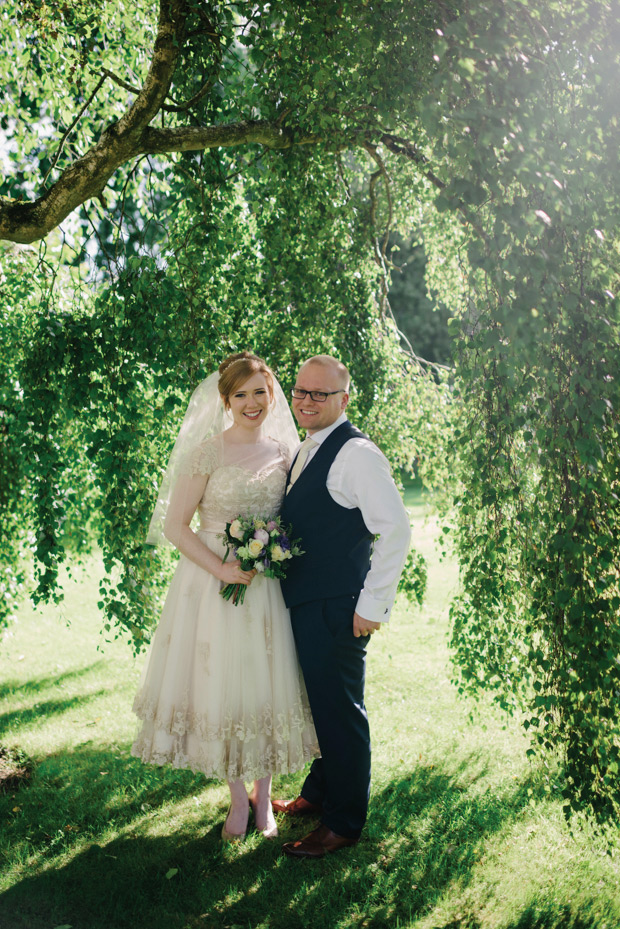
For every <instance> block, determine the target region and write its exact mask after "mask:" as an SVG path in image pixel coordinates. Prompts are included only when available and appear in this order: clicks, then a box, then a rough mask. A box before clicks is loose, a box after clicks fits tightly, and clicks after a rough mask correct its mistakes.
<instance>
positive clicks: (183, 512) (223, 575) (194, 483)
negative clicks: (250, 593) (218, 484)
mask: <svg viewBox="0 0 620 929" xmlns="http://www.w3.org/2000/svg"><path fill="white" fill-rule="evenodd" d="M208 480H209V478H208V477H207V475H205V474H196V475H194V476H193V477H187V476H182V477H180V478H179V480H178V481H177V483H176V486H175V488H174V491H173V493H172V497H171V498H170V504H169V506H168V512H167V514H166V521H165V523H164V535H165V536H166V538H167V539H168V541H169V542H171V543H172V544H173V545H174V546H175V548H178V550H179V551H180V552H181V554H182V555H185V557H186V558H189V560H190V561H193V562H194V564H197V565H198V567H199V568H204V570H205V571H208V572H209V574H213V576H214V577H217V578H219V580H220V581H224V583H226V584H249V583H250V581H251V580H252V578H253V577H254V575H255V574H256V572H255V571H242V570H241V568H240V566H239V562H238V561H227V562H226V563H225V564H222V560H221V558H219V556H218V555H216V554H215V552H212V551H211V549H210V548H209V547H208V546H207V545H205V544H204V542H203V541H202V540H201V539H200V538H199V537H198V536H197V535H196V533H195V532H194V531H193V530H192V529H190V523H191V521H192V517H193V516H194V513H195V512H196V507H197V506H198V504H199V503H200V501H201V500H202V496H203V494H204V492H205V487H206V486H207V481H208Z"/></svg>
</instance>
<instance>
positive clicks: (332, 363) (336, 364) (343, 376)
mask: <svg viewBox="0 0 620 929" xmlns="http://www.w3.org/2000/svg"><path fill="white" fill-rule="evenodd" d="M308 364H317V365H322V366H323V367H324V368H331V369H332V370H333V371H335V372H336V373H337V374H338V379H339V380H340V383H341V384H342V386H343V388H344V389H345V390H346V392H347V393H348V392H349V387H350V386H351V375H350V374H349V369H348V368H347V366H346V365H344V364H343V363H342V362H341V361H339V359H338V358H334V356H333V355H313V356H312V358H308V360H307V361H304V364H303V365H302V368H303V366H304V365H308Z"/></svg>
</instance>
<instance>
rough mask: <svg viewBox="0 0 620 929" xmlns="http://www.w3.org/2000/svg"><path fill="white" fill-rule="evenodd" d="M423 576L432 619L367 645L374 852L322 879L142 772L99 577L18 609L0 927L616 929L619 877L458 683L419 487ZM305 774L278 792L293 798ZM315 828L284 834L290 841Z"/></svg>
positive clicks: (202, 794)
mask: <svg viewBox="0 0 620 929" xmlns="http://www.w3.org/2000/svg"><path fill="white" fill-rule="evenodd" d="M407 502H408V504H410V506H411V511H412V515H413V518H414V523H415V536H416V543H417V546H418V547H419V548H420V549H421V550H422V551H423V552H424V554H425V555H426V556H427V558H428V560H429V592H428V600H427V604H426V606H425V608H424V610H423V611H408V609H407V607H406V604H400V605H399V608H398V609H397V611H396V613H395V615H394V617H393V619H392V622H391V623H390V626H389V628H388V629H386V630H383V631H382V632H381V633H380V634H379V635H376V636H375V637H374V639H373V640H372V644H371V647H370V652H369V669H368V701H367V702H368V708H369V714H370V719H371V727H372V733H373V752H374V755H373V764H374V767H373V796H372V803H371V811H370V818H369V822H368V826H367V830H366V832H365V835H364V839H363V841H362V842H361V843H360V844H359V845H358V846H356V847H355V848H352V849H347V850H345V851H342V852H340V853H338V854H337V855H333V856H331V857H329V858H326V859H324V860H322V861H318V862H309V861H294V860H289V859H287V858H284V857H282V856H281V855H280V854H279V847H280V842H279V841H277V842H271V843H269V842H266V841H265V840H263V839H262V838H259V837H258V836H257V835H256V834H253V835H250V836H249V837H248V838H247V840H246V841H245V842H244V843H242V844H241V845H240V846H236V847H223V846H222V844H221V841H220V837H219V835H220V829H221V825H222V822H223V819H224V816H225V813H226V808H227V789H226V787H225V785H222V784H220V783H217V782H212V781H205V779H204V778H202V777H200V776H197V775H193V774H191V773H188V772H182V771H169V770H162V769H157V768H150V767H146V766H143V765H142V764H140V763H139V762H138V761H137V760H136V759H134V758H131V757H130V756H129V745H130V743H131V740H132V736H133V733H134V728H135V722H134V719H133V717H132V714H131V712H130V706H131V701H132V697H133V693H134V691H135V689H136V687H137V682H138V675H139V670H140V665H141V659H138V660H137V661H134V659H133V658H132V655H131V650H130V648H129V647H128V645H127V644H126V643H124V642H122V641H120V640H119V641H114V642H110V643H106V642H105V641H104V640H103V639H102V638H101V636H100V634H99V630H100V628H101V617H100V616H99V614H98V611H97V608H96V605H95V603H96V599H97V575H98V572H99V570H100V567H99V565H98V564H97V562H96V561H95V560H93V562H92V563H90V564H89V565H88V566H87V568H86V569H80V570H76V571H75V572H74V579H73V580H67V583H66V588H65V590H66V598H65V601H64V604H63V605H62V607H61V608H58V607H48V608H45V609H43V610H42V611H40V612H34V611H33V610H32V608H29V607H25V608H24V609H22V611H21V613H20V615H19V618H18V621H17V622H16V623H15V624H14V625H13V626H11V628H10V630H9V631H8V633H7V634H6V635H5V637H4V640H3V643H2V648H1V649H0V669H1V672H0V674H1V677H0V680H1V681H2V683H1V684H0V691H1V693H2V711H1V714H0V743H2V744H4V745H8V746H19V747H20V748H21V749H23V750H24V751H25V752H27V753H28V754H29V755H30V756H31V757H32V758H33V760H34V763H35V765H34V771H33V776H32V779H31V781H30V783H29V784H28V785H27V786H24V787H22V789H21V790H19V791H15V792H13V793H9V794H6V795H4V796H0V820H1V822H2V839H1V846H0V854H1V856H2V858H1V863H2V877H1V879H0V880H1V884H0V891H1V893H0V929H55V927H65V929H66V927H69V926H70V927H72V929H104V927H105V929H117V927H118V929H120V927H127V929H142V927H144V929H147V927H148V929H185V927H187V929H190V927H191V929H225V927H228V929H234V927H244V929H245V927H252V929H258V927H265V929H267V927H269V929H296V927H316V929H323V927H329V929H332V927H333V929H336V927H342V929H344V927H358V926H359V927H369V926H373V927H382V926H386V927H414V926H415V927H416V929H487V927H488V929H491V927H493V929H495V927H497V929H594V927H596V929H617V927H618V926H620V888H619V882H620V874H619V866H618V859H617V857H616V856H609V855H607V854H606V852H605V849H604V848H603V847H602V846H601V845H599V844H598V843H597V841H596V840H595V839H593V838H592V837H591V836H588V835H585V834H581V835H579V836H578V837H576V838H572V837H571V836H570V834H569V832H568V830H567V828H566V827H565V825H564V822H563V818H562V813H561V810H560V808H559V807H558V805H557V804H555V803H552V802H550V801H549V800H547V799H545V796H544V791H543V790H542V783H543V777H542V773H541V771H540V770H539V769H538V768H533V767H531V766H530V764H529V763H528V762H527V760H526V756H525V751H526V748H527V743H526V741H525V739H524V736H523V734H522V732H521V730H520V728H519V726H518V724H517V723H516V722H514V721H512V722H509V723H508V724H507V725H506V723H505V720H503V719H502V718H501V717H500V716H499V715H498V714H497V713H496V712H495V711H493V710H492V709H490V708H485V709H483V711H482V712H481V715H480V717H479V718H478V720H477V721H476V722H475V723H471V722H469V714H470V712H471V709H472V707H471V706H470V705H468V704H467V703H466V702H464V701H462V700H460V699H459V698H458V697H457V695H456V693H455V690H454V688H453V687H452V685H451V683H450V676H451V672H450V667H449V663H448V652H447V647H446V632H447V604H448V601H449V598H450V595H451V593H452V592H453V591H454V589H455V587H456V584H457V574H456V570H455V566H454V565H453V564H451V563H449V562H445V561H444V562H443V563H441V562H440V561H439V559H438V557H437V554H436V552H435V548H434V538H435V535H436V526H435V524H434V523H433V521H432V520H428V521H427V522H425V521H424V518H425V505H424V502H423V500H422V499H421V497H420V495H419V493H418V492H416V491H415V490H412V489H410V490H409V491H408V493H407ZM301 780H302V776H301V775H299V776H295V777H289V778H284V779H280V781H279V782H278V783H277V785H276V793H277V794H278V795H285V796H292V795H293V794H294V793H295V791H296V790H297V788H298V786H299V785H300V783H301ZM303 830H304V824H303V822H297V823H293V824H291V823H281V834H282V837H283V838H284V839H289V838H291V837H293V836H298V835H300V834H301V833H302V831H303Z"/></svg>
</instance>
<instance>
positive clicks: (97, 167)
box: [0, 0, 189, 244]
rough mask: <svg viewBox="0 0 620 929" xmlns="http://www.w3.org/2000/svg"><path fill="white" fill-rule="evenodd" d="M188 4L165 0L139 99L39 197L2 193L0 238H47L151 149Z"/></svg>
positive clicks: (23, 240) (26, 240)
mask: <svg viewBox="0 0 620 929" xmlns="http://www.w3.org/2000/svg"><path fill="white" fill-rule="evenodd" d="M188 6H189V3H188V0H160V6H159V21H158V27H157V36H156V38H155V44H154V47H153V56H152V59H151V64H150V67H149V70H148V73H147V75H146V78H145V81H144V85H143V86H142V88H141V89H140V91H139V93H138V95H137V97H136V99H135V101H134V102H133V104H132V105H131V106H130V107H129V109H128V110H127V112H126V113H125V114H124V115H123V116H122V117H121V119H120V120H119V121H118V122H115V123H112V124H111V125H110V126H108V128H107V129H106V130H105V131H104V132H103V134H102V136H101V138H100V139H99V141H98V142H97V143H96V144H95V145H94V146H93V147H92V148H91V149H90V150H89V151H88V152H87V153H86V154H85V155H84V156H83V157H82V158H79V159H78V160H77V161H75V162H74V163H73V164H72V165H69V167H68V168H66V169H65V171H63V173H62V174H61V176H60V178H59V179H58V180H57V181H56V183H55V184H54V185H53V186H52V187H50V189H49V190H48V191H46V192H45V193H44V194H43V195H42V196H41V197H39V198H38V200H35V201H34V202H31V203H27V202H23V201H17V200H11V199H5V198H1V199H0V238H3V239H8V240H9V241H11V242H19V243H21V244H28V243H30V242H34V241H36V240H37V239H41V238H43V236H45V235H47V233H48V232H50V231H51V230H52V229H54V228H55V227H56V226H58V225H59V224H60V223H61V222H62V221H63V219H65V217H66V216H68V215H69V213H71V212H72V211H73V210H74V209H75V208H76V207H78V206H80V204H82V203H84V201H85V200H89V199H90V198H91V197H96V196H99V195H100V194H101V192H102V190H103V188H104V187H105V185H106V184H107V182H108V180H109V179H110V177H111V176H112V174H113V173H114V172H115V171H116V169H117V168H118V167H120V165H122V164H123V163H124V162H126V161H128V160H129V159H131V158H134V157H135V156H136V155H140V154H146V153H148V152H146V151H145V150H144V149H142V148H141V145H140V140H141V137H142V133H143V131H144V129H145V128H146V127H147V126H148V124H149V123H150V121H151V120H152V119H153V117H154V116H156V114H157V113H158V112H159V110H160V109H161V106H162V104H163V102H164V100H165V98H166V95H167V93H168V91H169V89H170V84H171V81H172V76H173V74H174V69H175V67H176V63H177V59H178V57H179V52H180V50H181V48H182V46H183V42H184V38H185V24H186V20H187V13H188Z"/></svg>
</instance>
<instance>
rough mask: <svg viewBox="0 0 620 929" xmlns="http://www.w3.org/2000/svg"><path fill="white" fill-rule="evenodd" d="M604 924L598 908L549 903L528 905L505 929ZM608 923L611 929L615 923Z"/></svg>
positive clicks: (580, 928)
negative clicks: (545, 904) (595, 909)
mask: <svg viewBox="0 0 620 929" xmlns="http://www.w3.org/2000/svg"><path fill="white" fill-rule="evenodd" d="M612 918H613V917H612ZM605 924H606V923H605V917H604V916H602V915H601V912H600V910H599V911H598V912H594V911H593V909H592V908H591V907H588V906H583V907H579V908H578V909H576V910H574V909H573V908H572V907H570V906H568V905H567V904H557V905H555V904H549V905H548V906H546V907H545V906H529V907H528V908H527V909H526V910H524V911H523V913H522V914H521V916H520V917H519V919H518V921H517V922H516V923H511V924H510V926H508V927H507V929H601V927H602V926H604V925H605ZM608 925H609V929H612V926H614V925H615V923H613V922H610V923H609V924H608ZM446 929H449V927H446Z"/></svg>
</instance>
